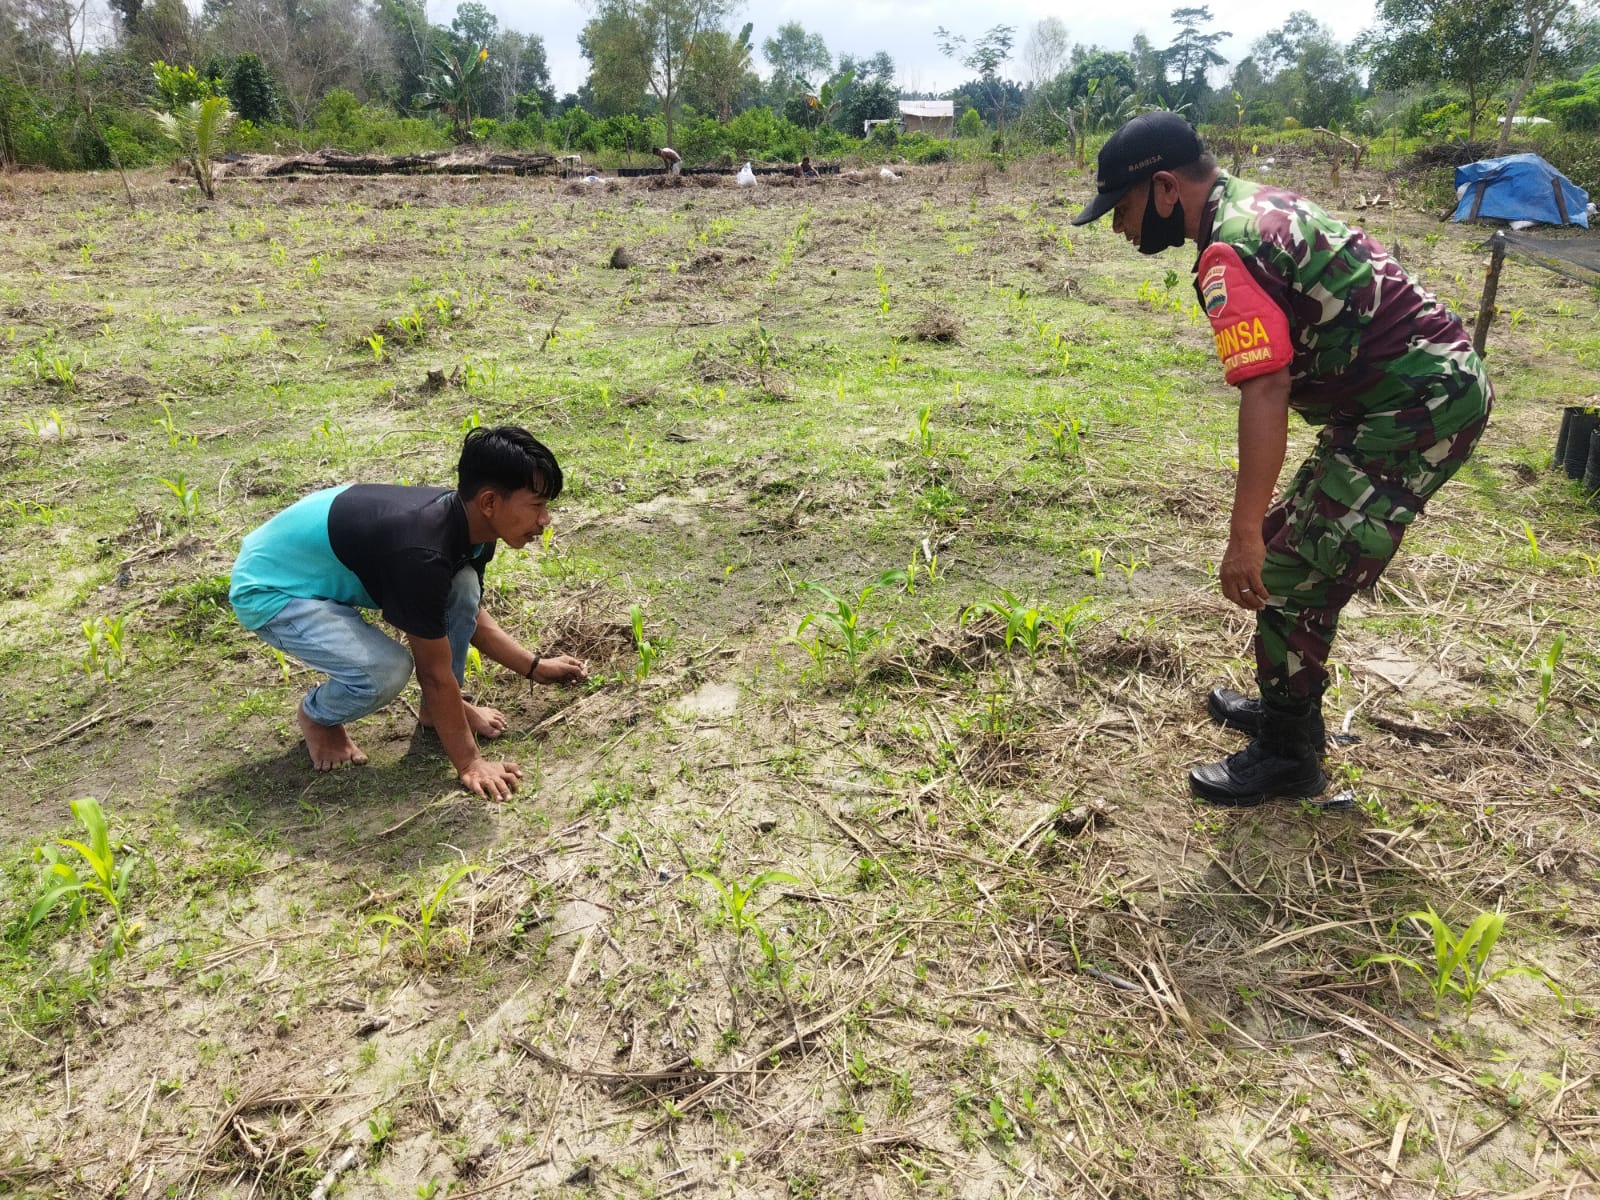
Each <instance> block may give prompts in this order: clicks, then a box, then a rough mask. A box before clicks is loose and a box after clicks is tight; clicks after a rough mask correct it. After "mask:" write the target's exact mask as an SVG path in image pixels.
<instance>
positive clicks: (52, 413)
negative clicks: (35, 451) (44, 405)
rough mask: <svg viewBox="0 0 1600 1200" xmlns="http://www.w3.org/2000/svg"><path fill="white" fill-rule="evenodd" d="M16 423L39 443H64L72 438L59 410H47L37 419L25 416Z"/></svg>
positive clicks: (69, 427) (65, 420) (70, 431)
mask: <svg viewBox="0 0 1600 1200" xmlns="http://www.w3.org/2000/svg"><path fill="white" fill-rule="evenodd" d="M17 423H18V424H19V425H21V426H22V427H23V428H24V429H25V430H27V431H28V436H29V437H31V438H33V439H34V440H35V441H39V442H64V441H66V440H67V439H69V438H70V437H71V436H72V428H71V426H70V425H68V424H67V419H66V418H65V417H63V416H62V415H61V412H60V410H59V409H54V408H52V409H48V410H46V412H45V414H44V415H43V416H39V417H35V416H26V417H23V418H22V419H21V420H20V421H18V422H17Z"/></svg>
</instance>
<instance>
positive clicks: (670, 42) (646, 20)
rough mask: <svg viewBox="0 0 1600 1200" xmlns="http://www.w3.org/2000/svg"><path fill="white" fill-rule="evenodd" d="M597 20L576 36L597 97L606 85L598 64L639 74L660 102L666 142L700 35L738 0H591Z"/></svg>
mask: <svg viewBox="0 0 1600 1200" xmlns="http://www.w3.org/2000/svg"><path fill="white" fill-rule="evenodd" d="M593 3H594V5H595V20H593V21H590V22H589V24H588V25H586V26H585V27H584V36H583V38H582V39H580V41H581V44H582V45H583V46H584V53H585V54H586V55H588V56H589V61H590V63H591V69H590V73H589V82H590V85H591V86H592V87H593V88H594V90H595V94H596V96H598V95H600V90H601V87H602V85H604V84H605V80H604V77H603V72H602V68H601V64H602V63H603V62H604V63H607V64H609V65H611V66H613V67H615V68H618V69H621V70H623V71H626V72H627V74H628V75H629V77H630V79H632V78H637V77H638V76H639V75H643V77H644V80H645V84H646V86H647V87H648V88H649V90H650V92H651V93H652V94H653V95H654V96H655V98H656V101H657V102H658V103H659V104H660V106H661V116H662V119H663V120H664V122H665V124H666V136H667V141H668V142H671V141H672V139H673V121H674V116H675V112H676V109H677V106H678V102H679V99H680V96H681V93H682V91H683V86H684V83H685V76H686V75H687V74H688V72H689V63H690V60H691V58H692V56H693V54H694V46H695V42H696V41H697V40H698V39H699V38H700V37H701V35H703V34H705V33H707V32H709V31H711V30H713V29H717V28H719V27H720V25H721V23H722V21H723V20H724V19H725V18H726V17H727V16H728V15H729V14H731V13H732V12H733V10H734V8H735V7H736V6H737V0H593Z"/></svg>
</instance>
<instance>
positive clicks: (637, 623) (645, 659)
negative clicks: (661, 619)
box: [628, 604, 666, 679]
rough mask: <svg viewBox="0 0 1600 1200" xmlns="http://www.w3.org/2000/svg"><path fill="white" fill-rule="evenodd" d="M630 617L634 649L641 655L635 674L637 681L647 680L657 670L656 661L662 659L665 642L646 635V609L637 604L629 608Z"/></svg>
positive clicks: (635, 667) (635, 666)
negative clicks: (653, 639)
mask: <svg viewBox="0 0 1600 1200" xmlns="http://www.w3.org/2000/svg"><path fill="white" fill-rule="evenodd" d="M628 617H629V619H630V620H631V621H632V623H633V648H634V650H635V651H636V652H637V653H638V655H639V661H638V662H637V663H635V664H634V668H633V674H634V678H636V679H647V678H649V676H650V672H651V671H653V670H655V665H656V660H657V659H658V658H660V657H661V652H662V650H663V649H664V648H665V645H666V643H665V642H658V641H652V640H651V639H649V638H647V637H645V635H644V609H642V608H640V607H639V606H638V605H637V604H633V605H630V606H629V607H628Z"/></svg>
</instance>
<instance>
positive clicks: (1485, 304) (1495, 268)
mask: <svg viewBox="0 0 1600 1200" xmlns="http://www.w3.org/2000/svg"><path fill="white" fill-rule="evenodd" d="M1489 249H1490V251H1491V254H1490V257H1489V274H1488V275H1487V276H1486V277H1485V278H1484V281H1483V299H1482V300H1480V301H1479V302H1478V324H1477V327H1476V328H1475V329H1474V330H1473V331H1472V348H1473V350H1475V351H1477V353H1478V357H1480V358H1482V357H1483V348H1484V346H1486V345H1487V344H1488V342H1489V326H1490V325H1492V324H1494V297H1495V293H1496V292H1498V291H1499V290H1500V267H1501V265H1502V264H1504V262H1505V261H1506V240H1505V238H1504V237H1502V236H1501V235H1500V233H1499V231H1498V230H1497V231H1496V232H1495V235H1494V236H1493V237H1492V238H1490V239H1489Z"/></svg>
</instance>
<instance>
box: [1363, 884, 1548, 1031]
mask: <svg viewBox="0 0 1600 1200" xmlns="http://www.w3.org/2000/svg"><path fill="white" fill-rule="evenodd" d="M1407 922H1409V923H1411V924H1412V925H1413V926H1414V927H1417V929H1418V932H1426V933H1428V934H1430V935H1431V936H1432V938H1433V967H1432V970H1431V972H1430V970H1429V969H1428V967H1427V966H1425V965H1424V964H1423V963H1421V962H1418V961H1417V960H1416V959H1414V958H1412V957H1411V956H1410V955H1409V954H1374V955H1371V956H1370V957H1368V958H1365V959H1362V960H1361V963H1360V964H1359V965H1360V966H1366V965H1367V964H1369V963H1393V964H1394V965H1396V966H1400V967H1406V968H1408V969H1409V970H1412V971H1415V972H1416V973H1417V974H1418V975H1421V976H1422V978H1423V979H1425V980H1427V983H1428V988H1429V990H1431V991H1432V992H1433V997H1434V999H1435V1000H1443V999H1444V998H1445V997H1446V996H1458V997H1460V998H1461V1001H1462V1003H1463V1004H1464V1005H1465V1006H1466V1009H1465V1012H1466V1016H1467V1017H1468V1018H1469V1019H1470V1018H1471V1016H1472V1002H1473V1000H1474V999H1476V998H1477V995H1478V993H1479V992H1481V991H1483V989H1484V988H1486V987H1488V986H1489V985H1490V984H1491V983H1493V982H1494V981H1495V980H1497V979H1505V978H1507V977H1513V978H1515V977H1520V978H1523V979H1536V980H1538V981H1539V982H1540V983H1542V984H1544V985H1545V986H1546V987H1547V988H1549V989H1550V990H1551V991H1552V992H1554V993H1555V994H1556V999H1557V1000H1559V1001H1561V1003H1562V1004H1565V1003H1566V998H1565V997H1564V996H1563V995H1562V994H1561V989H1560V988H1559V987H1557V986H1556V984H1555V982H1554V981H1553V980H1552V979H1551V978H1550V977H1549V976H1548V975H1546V974H1545V972H1544V971H1543V970H1542V969H1540V968H1539V967H1524V966H1510V967H1501V968H1500V969H1499V970H1498V971H1493V972H1487V973H1486V968H1487V965H1488V962H1489V956H1490V955H1491V954H1492V953H1494V947H1495V943H1496V942H1498V941H1499V940H1500V934H1501V933H1502V932H1503V931H1504V930H1505V925H1506V915H1505V914H1504V913H1503V912H1500V911H1499V910H1498V909H1496V910H1495V911H1493V912H1481V913H1479V914H1478V915H1477V916H1476V917H1474V918H1473V919H1472V923H1471V924H1469V925H1468V926H1467V927H1466V929H1465V930H1463V931H1462V932H1461V933H1460V934H1459V935H1457V934H1456V932H1455V931H1454V930H1452V929H1451V928H1450V926H1449V924H1448V923H1447V922H1446V921H1445V919H1444V918H1443V917H1441V916H1440V915H1439V914H1438V913H1436V912H1434V911H1433V908H1432V907H1431V906H1430V907H1428V908H1426V909H1423V910H1421V911H1419V912H1409V913H1407V914H1406V915H1405V916H1403V917H1401V918H1400V920H1398V921H1396V922H1395V923H1394V926H1393V927H1392V928H1391V929H1390V931H1389V932H1390V935H1391V936H1392V935H1393V934H1394V932H1395V930H1397V929H1399V928H1400V926H1401V925H1402V924H1405V923H1407Z"/></svg>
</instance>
